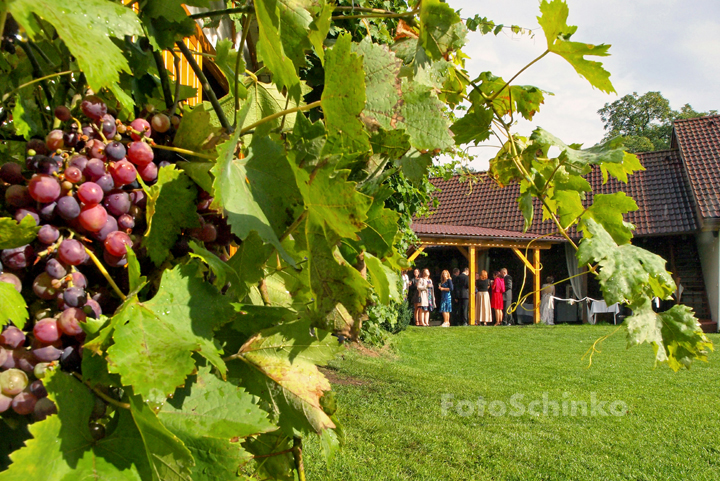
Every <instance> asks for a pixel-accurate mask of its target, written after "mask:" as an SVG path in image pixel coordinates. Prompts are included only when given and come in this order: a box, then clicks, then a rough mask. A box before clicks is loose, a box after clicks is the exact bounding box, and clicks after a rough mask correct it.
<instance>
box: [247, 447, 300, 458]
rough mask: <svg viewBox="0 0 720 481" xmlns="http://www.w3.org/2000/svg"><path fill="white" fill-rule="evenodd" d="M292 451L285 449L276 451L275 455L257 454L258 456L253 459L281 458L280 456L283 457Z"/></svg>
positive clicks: (291, 449)
mask: <svg viewBox="0 0 720 481" xmlns="http://www.w3.org/2000/svg"><path fill="white" fill-rule="evenodd" d="M293 449H294V448H290V449H286V450H285V451H278V452H277V453H270V454H258V455H255V456H253V459H258V458H271V457H273V456H281V455H283V454H288V453H291V452H292V451H293Z"/></svg>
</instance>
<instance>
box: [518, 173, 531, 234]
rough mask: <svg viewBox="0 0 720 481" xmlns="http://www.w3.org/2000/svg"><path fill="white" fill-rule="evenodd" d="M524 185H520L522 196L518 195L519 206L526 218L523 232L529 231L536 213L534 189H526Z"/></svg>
mask: <svg viewBox="0 0 720 481" xmlns="http://www.w3.org/2000/svg"><path fill="white" fill-rule="evenodd" d="M524 187H525V186H524V185H522V184H521V187H520V197H518V200H517V202H518V207H519V208H520V212H522V215H523V218H524V219H525V226H524V227H523V232H527V230H528V229H529V228H530V226H531V225H532V222H533V216H534V215H535V206H534V205H533V195H532V191H530V190H524Z"/></svg>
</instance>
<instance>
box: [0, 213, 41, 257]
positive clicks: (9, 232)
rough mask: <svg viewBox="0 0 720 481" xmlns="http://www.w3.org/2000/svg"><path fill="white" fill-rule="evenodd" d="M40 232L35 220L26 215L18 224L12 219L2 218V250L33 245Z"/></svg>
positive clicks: (0, 233)
mask: <svg viewBox="0 0 720 481" xmlns="http://www.w3.org/2000/svg"><path fill="white" fill-rule="evenodd" d="M39 230H40V226H39V225H35V219H33V218H32V216H29V215H26V216H25V217H23V218H22V219H21V220H20V222H19V223H18V222H17V221H16V220H15V219H13V218H11V217H2V218H0V249H14V248H16V247H21V246H24V245H26V244H29V243H31V242H32V241H34V240H35V238H36V237H37V233H38V231H39Z"/></svg>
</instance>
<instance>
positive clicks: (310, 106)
mask: <svg viewBox="0 0 720 481" xmlns="http://www.w3.org/2000/svg"><path fill="white" fill-rule="evenodd" d="M321 105H322V100H317V101H315V102H313V103H311V104H307V105H301V106H299V107H293V108H291V109H287V110H281V111H280V112H275V113H274V114H272V115H268V116H267V117H263V118H262V119H260V120H258V121H257V122H255V123H253V124H250V125H248V126H247V127H245V128H244V129H242V130H240V135H244V134H246V133H248V132H250V131H251V130H253V129H254V128H256V127H257V126H259V125H262V124H264V123H267V122H270V121H271V120H275V119H277V118H280V117H282V116H283V115H288V114H292V113H295V112H302V111H304V110H310V109H314V108H315V107H320V106H321Z"/></svg>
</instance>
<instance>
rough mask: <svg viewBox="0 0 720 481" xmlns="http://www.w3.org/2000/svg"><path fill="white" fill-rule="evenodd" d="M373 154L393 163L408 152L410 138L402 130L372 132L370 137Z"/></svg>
mask: <svg viewBox="0 0 720 481" xmlns="http://www.w3.org/2000/svg"><path fill="white" fill-rule="evenodd" d="M370 145H371V146H372V150H373V153H374V154H378V155H381V156H382V157H385V158H388V159H390V160H393V161H395V160H396V159H399V158H401V157H402V156H403V155H405V153H407V151H408V150H410V136H409V135H408V134H407V132H405V131H404V130H383V129H380V130H378V131H377V132H374V133H373V135H372V137H370Z"/></svg>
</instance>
